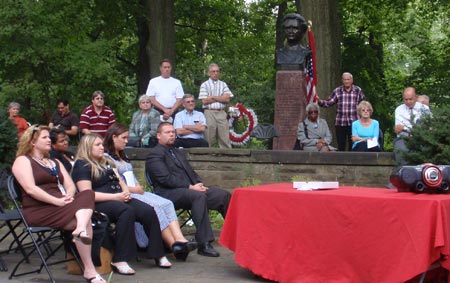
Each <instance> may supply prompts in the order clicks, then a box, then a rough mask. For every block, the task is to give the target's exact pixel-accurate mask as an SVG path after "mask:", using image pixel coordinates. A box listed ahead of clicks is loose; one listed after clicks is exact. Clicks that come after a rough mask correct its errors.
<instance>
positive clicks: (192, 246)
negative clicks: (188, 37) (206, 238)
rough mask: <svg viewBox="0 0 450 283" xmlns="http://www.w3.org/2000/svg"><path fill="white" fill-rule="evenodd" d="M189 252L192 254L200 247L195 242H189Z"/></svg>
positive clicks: (187, 244)
mask: <svg viewBox="0 0 450 283" xmlns="http://www.w3.org/2000/svg"><path fill="white" fill-rule="evenodd" d="M186 246H187V249H188V251H190V252H192V251H193V250H195V249H196V248H197V246H198V244H197V242H196V241H194V240H189V242H187V243H186Z"/></svg>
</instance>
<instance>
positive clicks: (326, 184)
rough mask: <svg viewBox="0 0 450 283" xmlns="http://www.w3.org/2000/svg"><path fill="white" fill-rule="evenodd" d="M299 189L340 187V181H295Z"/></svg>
mask: <svg viewBox="0 0 450 283" xmlns="http://www.w3.org/2000/svg"><path fill="white" fill-rule="evenodd" d="M294 189H297V190H299V191H311V190H330V189H339V182H294Z"/></svg>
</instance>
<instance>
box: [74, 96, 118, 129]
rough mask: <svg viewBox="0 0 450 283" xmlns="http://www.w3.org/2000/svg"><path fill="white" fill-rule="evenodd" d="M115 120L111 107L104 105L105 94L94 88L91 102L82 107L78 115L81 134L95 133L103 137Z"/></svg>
mask: <svg viewBox="0 0 450 283" xmlns="http://www.w3.org/2000/svg"><path fill="white" fill-rule="evenodd" d="M115 122H116V117H115V116H114V113H113V112H112V110H111V108H109V107H108V106H106V105H105V95H104V94H103V92H102V91H100V90H96V91H94V93H93V94H92V104H91V105H89V106H88V107H86V108H84V109H83V111H82V112H81V116H80V129H81V133H82V134H83V135H87V134H90V133H97V134H99V135H101V136H102V137H104V136H105V135H106V131H107V130H108V128H109V126H111V125H112V124H114V123H115Z"/></svg>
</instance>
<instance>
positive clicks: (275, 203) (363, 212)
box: [219, 183, 450, 283]
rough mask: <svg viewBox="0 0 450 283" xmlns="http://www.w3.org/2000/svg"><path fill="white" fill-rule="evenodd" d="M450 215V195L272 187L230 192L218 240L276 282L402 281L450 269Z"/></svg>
mask: <svg viewBox="0 0 450 283" xmlns="http://www.w3.org/2000/svg"><path fill="white" fill-rule="evenodd" d="M449 220H450V195H430V194H413V193H398V192H397V191H396V190H388V189H379V188H357V187H341V188H340V189H338V190H320V191H297V190H295V189H293V188H292V183H285V184H272V185H264V186H258V187H248V188H238V189H235V190H234V191H233V197H232V199H231V203H230V207H229V209H228V214H227V218H226V220H225V223H224V226H223V229H222V232H221V236H220V240H219V243H220V244H222V245H224V246H225V247H227V248H229V249H230V250H232V251H234V252H235V261H236V263H237V264H239V265H240V266H242V267H245V268H248V269H250V270H251V271H252V272H254V273H255V274H257V275H260V276H262V277H264V278H267V279H271V280H275V281H278V282H283V283H284V282H314V283H320V282H326V283H329V282H345V283H348V282H364V283H366V282H376V283H381V282H387V283H393V282H405V281H407V280H408V279H410V278H412V277H414V276H415V275H417V274H420V273H421V272H423V271H425V270H427V268H428V267H429V266H430V265H431V264H432V263H433V262H435V261H437V260H440V263H441V264H442V266H443V267H444V268H446V269H450V260H449V258H448V256H449V243H450V233H449V229H450V228H449V227H450V223H449Z"/></svg>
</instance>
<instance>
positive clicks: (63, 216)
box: [12, 125, 105, 283]
mask: <svg viewBox="0 0 450 283" xmlns="http://www.w3.org/2000/svg"><path fill="white" fill-rule="evenodd" d="M49 131H50V128H48V127H46V126H37V125H36V126H32V127H29V128H28V129H27V130H26V131H25V132H24V134H23V135H22V137H21V138H20V140H19V144H18V150H17V154H16V157H17V158H16V160H15V161H14V164H13V167H12V172H13V174H14V177H15V178H16V180H17V182H19V184H20V186H21V187H22V206H23V212H24V216H25V218H26V220H27V221H28V223H29V224H30V225H32V226H49V227H52V228H57V229H64V230H67V231H72V235H73V237H74V242H75V245H76V247H77V250H78V253H79V254H80V258H81V261H82V262H83V265H84V274H83V276H84V278H85V279H86V280H87V281H88V282H91V283H100V282H105V280H104V279H103V278H102V277H101V276H100V275H99V274H98V273H97V271H96V270H95V267H94V264H93V263H92V258H91V242H92V225H91V215H92V211H93V208H94V193H93V192H92V191H86V192H81V193H78V194H75V192H76V190H75V184H74V183H73V181H72V179H71V178H70V175H69V173H67V171H66V169H65V168H64V166H62V164H61V163H60V162H59V161H58V160H54V159H50V158H49V151H50V147H51V142H50V134H49Z"/></svg>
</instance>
